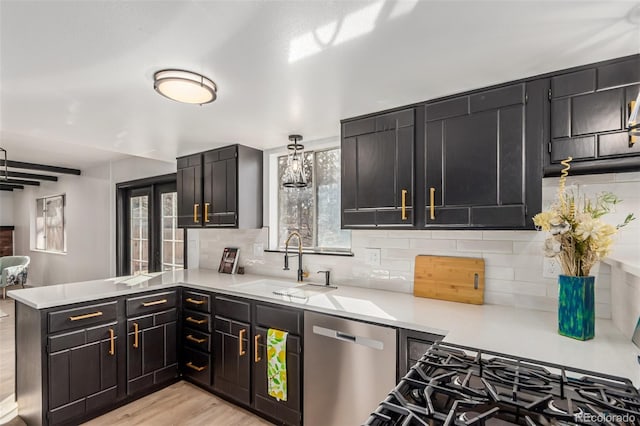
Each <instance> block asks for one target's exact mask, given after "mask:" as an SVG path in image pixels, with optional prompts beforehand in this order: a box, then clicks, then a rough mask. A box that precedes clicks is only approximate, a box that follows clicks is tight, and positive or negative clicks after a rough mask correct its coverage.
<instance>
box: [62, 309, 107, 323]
mask: <svg viewBox="0 0 640 426" xmlns="http://www.w3.org/2000/svg"><path fill="white" fill-rule="evenodd" d="M101 316H102V312H100V311H98V312H92V313H90V314H84V315H78V316H75V317H69V319H70V320H71V321H79V320H83V319H88V318H95V317H101Z"/></svg>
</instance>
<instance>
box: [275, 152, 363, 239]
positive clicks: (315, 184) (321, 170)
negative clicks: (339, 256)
mask: <svg viewBox="0 0 640 426" xmlns="http://www.w3.org/2000/svg"><path fill="white" fill-rule="evenodd" d="M286 167H287V156H286V155H284V156H281V157H278V243H279V248H284V242H285V240H286V238H287V236H288V235H289V234H290V233H291V232H292V231H298V232H299V233H300V235H302V245H303V247H304V248H305V249H310V250H315V251H348V250H349V249H350V248H351V233H350V232H349V231H345V230H342V229H340V149H339V148H331V149H327V150H322V151H306V152H305V153H304V170H305V174H306V177H307V187H306V188H285V187H283V186H282V185H281V184H280V182H282V178H283V175H284V172H285V169H286Z"/></svg>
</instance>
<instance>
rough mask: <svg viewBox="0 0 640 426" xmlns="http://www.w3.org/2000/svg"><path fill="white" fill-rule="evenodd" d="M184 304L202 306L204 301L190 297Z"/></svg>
mask: <svg viewBox="0 0 640 426" xmlns="http://www.w3.org/2000/svg"><path fill="white" fill-rule="evenodd" d="M185 302H189V303H193V304H194V305H204V304H205V303H206V301H204V300H196V299H192V298H190V297H187V298H186V299H185Z"/></svg>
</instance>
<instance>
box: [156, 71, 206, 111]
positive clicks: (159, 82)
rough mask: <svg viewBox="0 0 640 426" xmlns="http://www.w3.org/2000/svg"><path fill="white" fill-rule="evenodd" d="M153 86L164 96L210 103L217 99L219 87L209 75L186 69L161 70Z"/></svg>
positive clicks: (185, 100)
mask: <svg viewBox="0 0 640 426" xmlns="http://www.w3.org/2000/svg"><path fill="white" fill-rule="evenodd" d="M153 88H154V89H155V90H156V91H157V92H158V93H160V94H161V95H162V96H164V97H166V98H169V99H172V100H174V101H178V102H182V103H185V104H199V105H203V104H208V103H210V102H213V101H215V100H216V97H217V92H218V87H217V86H216V84H215V83H214V82H213V81H212V80H210V79H208V78H207V77H205V76H203V75H201V74H198V73H195V72H191V71H184V70H160V71H158V72H156V73H155V74H154V75H153Z"/></svg>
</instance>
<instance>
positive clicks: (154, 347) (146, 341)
mask: <svg viewBox="0 0 640 426" xmlns="http://www.w3.org/2000/svg"><path fill="white" fill-rule="evenodd" d="M164 349H165V345H164V327H163V326H160V327H153V328H150V329H147V330H144V331H143V332H142V372H143V374H148V373H151V372H153V371H154V370H157V369H159V368H162V367H163V365H164Z"/></svg>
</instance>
